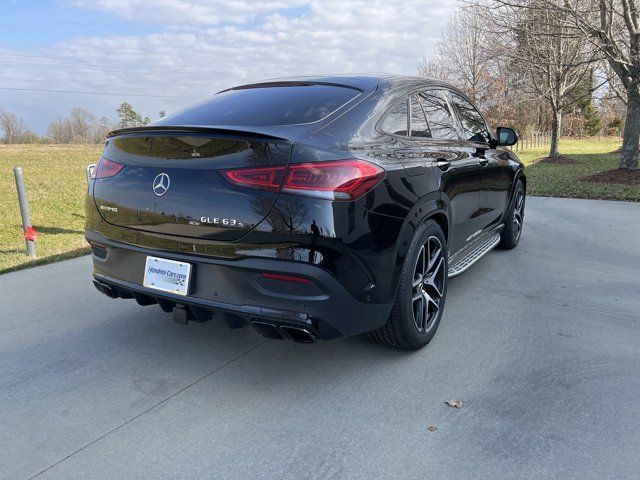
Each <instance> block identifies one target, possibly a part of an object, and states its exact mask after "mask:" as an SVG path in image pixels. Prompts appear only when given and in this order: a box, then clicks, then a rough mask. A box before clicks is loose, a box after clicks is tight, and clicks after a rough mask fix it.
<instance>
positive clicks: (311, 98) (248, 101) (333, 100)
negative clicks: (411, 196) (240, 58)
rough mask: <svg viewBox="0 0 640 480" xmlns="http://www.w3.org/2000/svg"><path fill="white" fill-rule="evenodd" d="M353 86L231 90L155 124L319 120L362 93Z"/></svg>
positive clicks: (264, 124) (238, 123)
mask: <svg viewBox="0 0 640 480" xmlns="http://www.w3.org/2000/svg"><path fill="white" fill-rule="evenodd" d="M358 94H359V91H358V90H354V89H352V88H346V87H337V86H331V85H293V86H280V87H259V88H244V89H239V90H229V91H226V92H222V93H218V94H217V95H214V96H213V97H211V98H209V99H207V100H205V101H203V102H200V103H197V104H195V105H193V106H191V107H187V108H186V109H184V110H181V111H178V112H176V113H175V114H173V115H169V116H168V117H165V118H163V119H162V120H159V121H158V122H155V123H154V125H239V126H247V125H254V126H269V125H289V124H299V123H309V122H315V121H318V120H320V119H322V118H324V117H326V116H327V115H329V114H330V113H331V112H333V111H334V110H336V109H337V108H339V107H341V106H342V105H344V104H345V103H347V102H348V101H349V100H351V99H353V98H355V97H356V96H358Z"/></svg>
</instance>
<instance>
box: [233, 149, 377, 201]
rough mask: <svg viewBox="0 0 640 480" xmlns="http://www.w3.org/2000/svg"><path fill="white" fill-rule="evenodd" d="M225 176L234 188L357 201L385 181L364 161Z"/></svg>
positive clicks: (245, 171) (244, 171)
mask: <svg viewBox="0 0 640 480" xmlns="http://www.w3.org/2000/svg"><path fill="white" fill-rule="evenodd" d="M223 175H224V177H225V178H226V179H227V180H228V181H229V182H231V183H233V184H235V185H240V186H243V187H249V188H260V189H263V190H271V191H277V190H279V189H280V188H282V191H283V192H286V193H292V194H297V195H306V196H311V197H320V198H326V199H329V200H355V199H357V198H359V197H361V196H362V195H364V194H365V193H367V192H369V191H371V190H372V189H373V188H374V187H375V186H376V185H378V184H379V183H380V182H381V181H382V179H383V178H384V170H383V169H382V168H380V167H378V166H377V165H374V164H372V163H369V162H365V161H364V160H359V159H349V160H335V161H331V162H317V163H297V164H291V165H289V166H288V167H284V166H282V165H278V166H273V167H261V168H243V169H237V170H226V171H224V172H223Z"/></svg>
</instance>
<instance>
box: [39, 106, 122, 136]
mask: <svg viewBox="0 0 640 480" xmlns="http://www.w3.org/2000/svg"><path fill="white" fill-rule="evenodd" d="M109 130H111V126H110V124H109V120H108V119H107V118H106V117H102V118H101V119H100V120H98V119H96V117H95V115H93V114H92V113H91V112H88V111H87V110H84V109H82V108H78V107H76V108H73V109H72V110H71V112H69V115H68V116H67V118H61V117H58V118H57V119H55V120H54V121H53V122H51V123H50V124H49V130H48V133H49V136H50V137H51V138H52V139H53V141H54V142H56V143H101V142H103V141H104V139H105V138H106V134H107V133H108V132H109Z"/></svg>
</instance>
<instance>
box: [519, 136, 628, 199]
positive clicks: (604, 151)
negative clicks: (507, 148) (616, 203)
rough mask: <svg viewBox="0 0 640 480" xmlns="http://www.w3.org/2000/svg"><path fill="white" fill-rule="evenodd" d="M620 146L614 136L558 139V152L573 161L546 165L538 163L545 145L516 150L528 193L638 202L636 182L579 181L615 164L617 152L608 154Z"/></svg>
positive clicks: (543, 153)
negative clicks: (520, 161)
mask: <svg viewBox="0 0 640 480" xmlns="http://www.w3.org/2000/svg"><path fill="white" fill-rule="evenodd" d="M618 148H620V141H619V139H616V138H603V139H602V140H598V139H585V140H574V139H562V141H561V142H560V153H561V155H562V156H563V157H567V158H568V159H570V160H573V161H575V162H576V163H575V164H549V163H544V162H538V161H537V160H538V159H540V158H541V157H546V156H547V155H548V154H549V146H548V145H547V146H545V147H541V148H535V149H529V150H525V151H524V152H518V157H520V159H521V160H522V161H523V162H524V163H525V164H526V166H527V180H528V192H527V193H528V194H529V195H539V196H544V197H572V198H596V199H605V200H629V201H635V202H638V201H640V183H639V182H636V183H635V185H621V184H616V183H599V182H589V181H583V180H582V178H583V177H584V176H586V175H590V174H593V173H597V172H602V171H606V170H612V169H615V168H617V167H618V160H619V159H620V155H619V154H611V152H614V151H616V150H617V149H618Z"/></svg>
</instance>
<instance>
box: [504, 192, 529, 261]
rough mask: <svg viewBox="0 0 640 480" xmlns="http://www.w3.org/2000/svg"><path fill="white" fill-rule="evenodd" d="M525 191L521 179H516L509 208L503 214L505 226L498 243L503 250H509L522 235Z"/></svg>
mask: <svg viewBox="0 0 640 480" xmlns="http://www.w3.org/2000/svg"><path fill="white" fill-rule="evenodd" d="M525 200H526V193H525V189H524V184H523V183H522V180H517V182H516V188H515V190H514V192H513V198H512V199H511V202H510V203H509V209H508V210H507V214H506V216H505V226H504V228H503V229H502V232H501V233H500V243H499V244H498V246H499V247H500V248H503V249H505V250H511V249H512V248H515V246H516V245H518V242H519V241H520V237H522V227H523V226H524V205H525Z"/></svg>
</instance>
